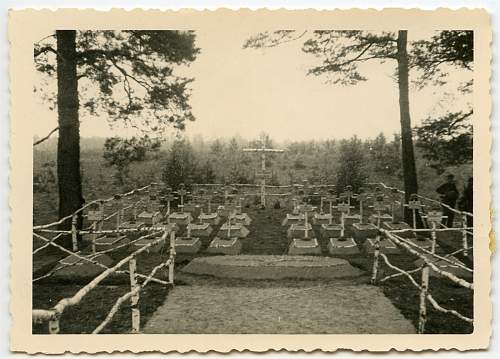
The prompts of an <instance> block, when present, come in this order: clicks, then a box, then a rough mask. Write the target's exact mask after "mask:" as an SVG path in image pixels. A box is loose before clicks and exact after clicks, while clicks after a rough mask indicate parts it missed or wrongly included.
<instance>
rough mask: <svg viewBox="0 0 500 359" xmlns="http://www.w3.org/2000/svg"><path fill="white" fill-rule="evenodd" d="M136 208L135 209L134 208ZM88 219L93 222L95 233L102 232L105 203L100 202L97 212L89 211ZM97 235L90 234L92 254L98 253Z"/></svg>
mask: <svg viewBox="0 0 500 359" xmlns="http://www.w3.org/2000/svg"><path fill="white" fill-rule="evenodd" d="M134 208H135V207H134ZM87 219H88V220H89V221H90V222H92V224H91V227H92V229H93V230H94V231H101V230H102V226H103V219H104V202H103V201H99V202H98V204H97V209H96V210H89V211H88V213H87ZM96 239H97V235H96V234H95V233H91V234H90V241H91V243H92V253H93V254H95V253H96V246H95V242H96Z"/></svg>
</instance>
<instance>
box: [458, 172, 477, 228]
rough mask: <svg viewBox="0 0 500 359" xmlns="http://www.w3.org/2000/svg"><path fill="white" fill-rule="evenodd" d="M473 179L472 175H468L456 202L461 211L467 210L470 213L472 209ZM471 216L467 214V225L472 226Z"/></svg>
mask: <svg viewBox="0 0 500 359" xmlns="http://www.w3.org/2000/svg"><path fill="white" fill-rule="evenodd" d="M472 188H473V180H472V177H469V180H468V181H467V184H466V185H465V187H464V191H463V192H462V197H461V198H460V201H459V202H458V208H459V209H460V210H461V211H465V212H469V213H472V211H473V210H474V202H473V196H474V195H473V192H472ZM472 219H473V218H472V217H471V216H467V227H472V226H473V223H472V222H473V221H472Z"/></svg>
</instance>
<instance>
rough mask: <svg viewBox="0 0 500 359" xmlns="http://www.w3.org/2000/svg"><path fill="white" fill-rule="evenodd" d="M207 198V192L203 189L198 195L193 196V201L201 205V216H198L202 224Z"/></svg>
mask: <svg viewBox="0 0 500 359" xmlns="http://www.w3.org/2000/svg"><path fill="white" fill-rule="evenodd" d="M206 197H207V196H206V191H205V190H204V189H203V188H202V189H200V190H199V191H198V195H196V196H193V200H194V201H195V202H196V203H198V204H199V205H200V215H199V216H198V218H199V222H200V224H201V223H202V221H203V219H202V218H201V217H202V215H203V214H204V211H203V205H204V203H205V201H206Z"/></svg>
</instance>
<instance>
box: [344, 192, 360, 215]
mask: <svg viewBox="0 0 500 359" xmlns="http://www.w3.org/2000/svg"><path fill="white" fill-rule="evenodd" d="M341 195H342V196H344V197H345V198H346V199H347V204H348V205H349V210H348V211H347V215H349V214H351V210H350V208H354V207H351V198H356V197H357V195H356V194H354V192H353V191H352V186H350V185H349V186H346V187H345V190H344V193H342V194H341Z"/></svg>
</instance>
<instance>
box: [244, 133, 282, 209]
mask: <svg viewBox="0 0 500 359" xmlns="http://www.w3.org/2000/svg"><path fill="white" fill-rule="evenodd" d="M261 142H262V147H261V148H244V149H243V152H255V153H260V159H261V171H260V172H257V178H260V180H261V182H260V184H261V187H260V204H261V206H263V207H265V206H266V180H270V179H271V172H270V171H266V154H267V153H283V152H284V151H283V150H279V149H274V148H266V143H265V142H264V140H263V139H262V140H261Z"/></svg>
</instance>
